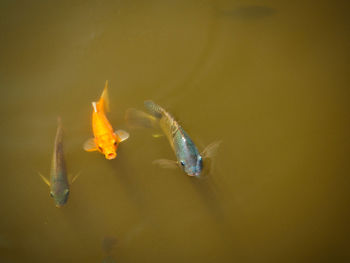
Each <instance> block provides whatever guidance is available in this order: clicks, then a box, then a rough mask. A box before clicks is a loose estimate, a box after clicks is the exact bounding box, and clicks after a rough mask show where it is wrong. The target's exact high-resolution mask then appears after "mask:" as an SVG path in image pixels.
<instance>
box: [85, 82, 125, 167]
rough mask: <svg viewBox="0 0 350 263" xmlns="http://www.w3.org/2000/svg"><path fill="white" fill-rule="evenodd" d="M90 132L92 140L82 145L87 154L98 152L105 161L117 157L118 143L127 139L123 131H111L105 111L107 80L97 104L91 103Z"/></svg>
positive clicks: (107, 104)
mask: <svg viewBox="0 0 350 263" xmlns="http://www.w3.org/2000/svg"><path fill="white" fill-rule="evenodd" d="M92 109H93V111H92V130H93V133H94V138H90V139H88V140H87V141H86V142H85V143H84V147H83V148H84V150H85V151H87V152H92V151H100V152H101V153H102V154H104V155H105V157H106V159H108V160H112V159H114V158H115V157H116V156H117V148H118V145H119V143H120V142H122V141H125V140H126V139H128V138H129V133H127V132H126V131H123V130H117V131H115V132H114V131H113V128H112V125H111V124H110V123H109V121H108V119H107V117H106V115H105V111H109V98H108V80H106V84H105V88H104V90H103V92H102V95H101V98H100V100H99V101H98V102H92Z"/></svg>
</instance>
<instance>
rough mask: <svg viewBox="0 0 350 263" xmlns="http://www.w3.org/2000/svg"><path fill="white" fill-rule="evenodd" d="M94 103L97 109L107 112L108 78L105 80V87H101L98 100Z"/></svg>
mask: <svg viewBox="0 0 350 263" xmlns="http://www.w3.org/2000/svg"><path fill="white" fill-rule="evenodd" d="M96 104H97V110H99V111H107V112H108V111H109V95H108V80H106V83H105V88H104V89H103V92H102V95H101V97H100V100H99V101H98V102H97V103H96Z"/></svg>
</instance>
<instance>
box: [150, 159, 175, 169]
mask: <svg viewBox="0 0 350 263" xmlns="http://www.w3.org/2000/svg"><path fill="white" fill-rule="evenodd" d="M152 163H153V164H156V165H159V166H160V167H162V168H166V169H175V168H177V167H178V163H177V161H173V160H168V159H158V160H154V161H153V162H152Z"/></svg>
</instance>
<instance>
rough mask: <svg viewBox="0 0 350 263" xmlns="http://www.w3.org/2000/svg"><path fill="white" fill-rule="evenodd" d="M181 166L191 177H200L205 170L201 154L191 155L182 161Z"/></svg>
mask: <svg viewBox="0 0 350 263" xmlns="http://www.w3.org/2000/svg"><path fill="white" fill-rule="evenodd" d="M180 165H181V167H182V169H183V170H184V171H185V173H186V174H187V175H189V176H199V175H200V173H201V172H202V169H203V160H202V156H200V155H199V154H192V155H189V156H188V157H187V158H183V159H181V160H180Z"/></svg>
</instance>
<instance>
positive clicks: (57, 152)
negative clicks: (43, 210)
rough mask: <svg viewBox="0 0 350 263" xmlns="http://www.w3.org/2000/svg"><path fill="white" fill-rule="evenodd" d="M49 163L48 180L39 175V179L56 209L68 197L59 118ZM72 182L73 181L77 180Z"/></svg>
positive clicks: (68, 184) (63, 203) (68, 186)
mask: <svg viewBox="0 0 350 263" xmlns="http://www.w3.org/2000/svg"><path fill="white" fill-rule="evenodd" d="M57 122H58V125H57V131H56V137H55V144H54V149H53V157H52V162H51V173H50V180H48V179H47V178H46V177H45V176H43V175H42V174H40V173H39V175H40V177H41V178H42V179H43V181H44V182H45V183H46V184H47V185H48V186H49V188H50V196H51V197H52V198H53V199H54V201H55V204H56V207H62V206H64V205H65V204H66V203H67V201H68V197H69V192H70V183H69V180H68V177H67V169H66V163H65V159H64V154H63V129H62V121H61V118H60V117H59V118H58V120H57ZM77 176H78V175H77ZM77 176H76V177H74V178H73V180H72V183H73V181H75V179H76V178H77Z"/></svg>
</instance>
